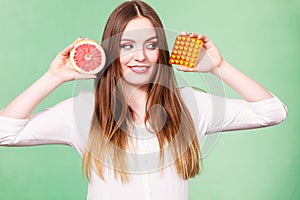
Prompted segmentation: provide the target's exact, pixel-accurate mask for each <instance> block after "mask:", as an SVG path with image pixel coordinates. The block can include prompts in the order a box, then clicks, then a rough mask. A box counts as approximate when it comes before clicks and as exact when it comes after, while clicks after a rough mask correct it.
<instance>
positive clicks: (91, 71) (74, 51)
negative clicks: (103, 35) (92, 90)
mask: <svg viewBox="0 0 300 200" xmlns="http://www.w3.org/2000/svg"><path fill="white" fill-rule="evenodd" d="M85 44H87V45H92V46H94V47H96V48H97V50H98V51H99V52H100V54H101V62H100V64H99V65H98V66H95V67H94V68H95V69H91V70H89V71H87V70H85V69H83V68H81V67H79V66H78V65H77V63H76V61H75V59H74V56H75V53H76V52H77V50H76V49H77V47H79V46H81V45H85ZM70 61H71V64H72V66H73V68H74V69H75V70H76V71H78V72H79V73H81V74H87V75H90V74H97V73H99V72H100V71H101V70H102V69H103V67H104V65H105V61H106V56H105V52H104V50H103V48H102V47H101V46H100V44H99V43H97V42H96V41H94V40H81V41H78V42H76V43H75V44H74V47H73V49H72V50H71V51H70Z"/></svg>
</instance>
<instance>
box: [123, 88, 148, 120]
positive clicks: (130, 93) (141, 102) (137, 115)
mask: <svg viewBox="0 0 300 200" xmlns="http://www.w3.org/2000/svg"><path fill="white" fill-rule="evenodd" d="M123 89H124V93H125V98H126V101H127V102H128V105H129V107H130V108H131V109H132V110H133V120H134V122H135V123H136V124H137V125H143V124H144V119H145V108H146V101H147V96H148V86H147V85H144V86H140V87H137V86H133V85H128V84H125V87H124V88H123Z"/></svg>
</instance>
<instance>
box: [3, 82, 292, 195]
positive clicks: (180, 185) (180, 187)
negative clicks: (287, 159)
mask: <svg viewBox="0 0 300 200" xmlns="http://www.w3.org/2000/svg"><path fill="white" fill-rule="evenodd" d="M181 94H182V97H183V99H184V102H185V104H186V105H187V107H188V109H189V111H190V113H191V116H192V118H193V121H194V124H195V127H196V131H197V136H198V139H199V141H202V138H203V136H204V135H205V134H209V133H215V132H223V131H230V130H241V129H250V128H258V127H265V126H271V125H275V124H278V123H280V122H281V121H283V120H284V119H285V117H286V114H287V109H286V107H285V106H284V104H283V103H282V102H281V101H280V100H279V99H278V98H277V97H273V98H270V99H267V100H263V101H259V102H246V101H244V100H238V99H229V98H223V97H217V96H213V95H210V94H207V93H204V92H200V91H195V90H193V89H191V88H183V89H181ZM93 104H94V94H93V93H92V92H89V91H82V92H81V93H80V94H79V95H78V96H76V97H73V98H69V99H67V100H64V101H62V102H60V103H58V104H57V105H55V106H53V107H51V108H48V109H46V110H44V111H42V112H39V113H37V114H34V115H33V116H32V117H30V118H29V119H14V118H8V117H2V116H0V145H2V146H32V145H42V144H64V145H70V146H72V147H73V148H75V149H76V150H77V152H78V153H79V154H80V155H81V156H82V155H83V153H84V150H85V144H86V141H87V137H88V132H89V128H90V121H91V117H92V115H93V108H94V105H93ZM130 134H131V139H132V140H130V141H131V142H130V143H129V147H128V155H129V157H130V156H132V157H133V159H132V160H131V161H130V162H129V165H130V167H129V173H130V182H129V183H125V184H124V183H122V182H121V181H120V180H119V179H115V178H114V172H113V169H112V168H111V164H110V163H109V162H106V163H105V164H107V166H105V167H104V168H103V172H104V177H105V181H103V180H102V179H100V178H99V177H98V176H97V174H96V173H95V171H92V176H91V180H90V182H89V185H88V194H87V199H91V200H94V199H101V200H108V199H109V200H115V199H116V200H119V199H131V200H135V199H136V200H141V199H145V200H160V199H164V200H187V199H188V181H187V180H183V179H182V178H181V177H180V176H178V174H177V172H176V170H175V166H174V163H173V162H172V161H173V160H172V159H171V157H169V158H168V157H167V158H166V159H165V165H164V167H163V168H162V169H161V170H158V166H159V165H158V164H157V163H158V162H157V160H158V158H159V152H158V150H159V146H158V142H157V139H156V136H155V134H152V133H150V132H149V131H147V129H146V128H145V127H140V126H135V127H134V128H133V129H132V132H131V133H130ZM202 144H203V143H201V142H200V147H201V145H202ZM129 159H130V158H129ZM135 159H136V160H137V162H135V161H136V160H135ZM134 160H135V161H134ZM104 162H105V161H104Z"/></svg>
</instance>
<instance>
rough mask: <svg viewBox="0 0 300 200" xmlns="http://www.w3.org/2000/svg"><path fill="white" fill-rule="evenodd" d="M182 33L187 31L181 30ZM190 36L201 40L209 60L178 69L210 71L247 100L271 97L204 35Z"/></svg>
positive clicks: (253, 100) (254, 100)
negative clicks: (225, 57) (226, 58)
mask: <svg viewBox="0 0 300 200" xmlns="http://www.w3.org/2000/svg"><path fill="white" fill-rule="evenodd" d="M182 34H187V33H185V32H183V33H182ZM190 36H192V37H198V38H199V39H201V40H202V41H203V49H204V50H205V54H206V55H205V56H207V57H208V59H209V62H205V61H204V62H205V63H204V62H202V61H201V60H200V61H199V62H198V65H197V67H196V68H187V67H184V66H179V67H178V70H181V71H186V72H210V73H212V74H214V75H216V76H218V77H219V78H220V79H221V80H223V81H224V82H225V83H226V84H228V85H229V86H230V87H231V88H233V89H234V90H235V91H236V92H237V93H238V94H239V95H240V96H241V97H242V98H243V99H244V100H246V101H248V102H256V101H261V100H265V99H269V98H272V97H273V95H272V94H271V93H270V92H269V91H267V90H266V89H265V88H264V87H262V86H261V85H260V84H259V83H257V82H256V81H254V80H253V79H251V78H250V77H248V76H246V75H245V74H243V73H242V72H241V71H239V70H237V69H236V68H235V67H233V66H232V65H231V64H229V63H228V62H227V61H225V60H224V59H223V58H222V56H221V54H220V52H219V50H218V48H217V47H216V46H215V45H214V43H213V42H212V41H211V40H209V39H208V38H207V37H206V36H205V35H202V34H200V35H197V34H195V33H192V34H190Z"/></svg>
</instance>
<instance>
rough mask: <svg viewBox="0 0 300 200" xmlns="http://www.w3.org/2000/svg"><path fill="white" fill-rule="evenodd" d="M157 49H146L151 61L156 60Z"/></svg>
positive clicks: (154, 61)
mask: <svg viewBox="0 0 300 200" xmlns="http://www.w3.org/2000/svg"><path fill="white" fill-rule="evenodd" d="M158 55H159V50H158V49H157V50H154V51H148V52H147V58H148V60H149V61H150V62H151V63H156V62H157V61H158Z"/></svg>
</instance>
